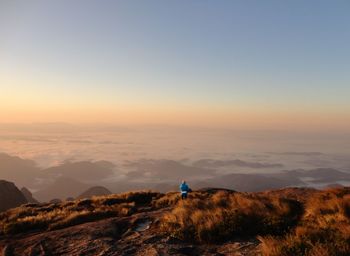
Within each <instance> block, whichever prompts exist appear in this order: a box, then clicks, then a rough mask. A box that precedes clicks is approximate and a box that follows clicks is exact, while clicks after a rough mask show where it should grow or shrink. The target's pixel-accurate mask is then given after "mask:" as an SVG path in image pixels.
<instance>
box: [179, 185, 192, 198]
mask: <svg viewBox="0 0 350 256" xmlns="http://www.w3.org/2000/svg"><path fill="white" fill-rule="evenodd" d="M180 191H181V199H186V198H187V194H188V192H190V188H189V187H188V185H187V183H186V181H184V180H183V181H182V182H181V184H180Z"/></svg>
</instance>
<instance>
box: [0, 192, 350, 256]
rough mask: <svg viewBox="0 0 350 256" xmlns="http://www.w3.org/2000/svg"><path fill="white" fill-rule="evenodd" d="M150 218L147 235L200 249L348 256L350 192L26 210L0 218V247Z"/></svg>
mask: <svg viewBox="0 0 350 256" xmlns="http://www.w3.org/2000/svg"><path fill="white" fill-rule="evenodd" d="M153 212H154V213H155V212H157V214H156V215H155V214H153V215H154V216H157V220H154V221H153V225H152V228H151V229H150V230H151V231H149V232H153V233H152V234H153V235H154V236H163V237H170V238H173V239H177V240H178V241H182V243H184V244H192V245H193V246H198V248H207V247H208V246H214V245H220V244H221V245H223V244H225V245H227V244H228V243H231V242H234V241H256V248H255V249H254V250H255V251H254V253H252V254H244V255H265V256H277V255H281V256H289V255H290V256H292V255H293V256H294V255H307V256H316V255H317V256H323V255H324V256H326V255H330V256H333V255H334V256H336V255H337V256H338V255H339V256H342V255H350V189H349V188H339V189H329V190H323V191H317V190H311V189H298V188H295V189H284V190H276V191H266V192H262V193H238V192H234V191H230V190H221V189H217V190H215V189H207V190H202V191H195V192H192V193H190V195H189V198H188V199H187V200H181V199H180V197H179V194H178V193H167V194H161V193H157V192H150V191H144V192H142V191H141V192H130V193H124V194H116V195H108V196H100V197H93V198H91V199H80V200H76V201H71V202H63V203H57V204H43V205H36V204H27V205H24V206H22V207H19V208H15V209H12V210H9V211H7V212H5V213H2V214H1V215H0V240H1V239H9V238H12V237H13V235H14V234H20V235H21V236H29V235H30V233H33V232H48V231H50V230H60V229H63V228H67V227H72V226H76V225H80V224H83V223H89V222H95V221H97V220H102V219H108V218H126V217H128V216H135V215H137V214H142V216H143V217H142V218H150V216H151V215H152V213H153ZM147 216H148V217H147ZM128 225H129V224H128ZM130 225H131V224H130ZM130 228H131V227H129V230H130ZM123 230H124V231H123V232H126V230H128V228H123ZM48 234H49V233H48ZM119 235H122V234H119ZM1 237H2V238H1ZM118 239H119V238H118ZM208 248H209V247H208ZM111 255H113V254H111ZM198 255H200V253H199V254H198ZM224 255H226V254H224ZM227 255H230V254H227Z"/></svg>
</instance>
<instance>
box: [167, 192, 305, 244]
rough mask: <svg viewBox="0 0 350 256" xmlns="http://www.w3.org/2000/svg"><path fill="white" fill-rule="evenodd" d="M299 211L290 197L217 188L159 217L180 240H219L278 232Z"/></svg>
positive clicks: (285, 228)
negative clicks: (212, 192)
mask: <svg viewBox="0 0 350 256" xmlns="http://www.w3.org/2000/svg"><path fill="white" fill-rule="evenodd" d="M202 195H203V194H202ZM301 214H302V207H301V204H300V203H298V202H297V201H294V200H288V199H281V198H278V197H264V196H258V195H253V194H242V193H232V192H227V191H219V192H216V193H214V194H207V195H206V197H205V198H197V197H195V196H193V197H192V198H190V199H188V200H184V201H179V202H178V203H177V204H176V206H175V208H174V209H173V210H172V211H171V212H170V213H169V214H166V215H165V216H164V217H163V220H162V223H161V229H162V230H163V231H165V232H167V233H170V234H171V235H173V236H175V237H177V238H180V239H183V240H191V241H196V242H205V243H207V242H220V241H225V240H228V239H231V238H235V237H241V238H242V237H248V236H255V235H258V234H276V235H282V234H284V233H285V232H286V231H288V230H289V229H290V228H291V227H294V226H295V225H296V223H297V221H298V219H299V218H300V216H301Z"/></svg>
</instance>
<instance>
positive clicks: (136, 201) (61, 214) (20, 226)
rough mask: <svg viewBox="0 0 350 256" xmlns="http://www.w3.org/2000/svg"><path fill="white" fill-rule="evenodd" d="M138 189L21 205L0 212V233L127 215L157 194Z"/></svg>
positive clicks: (42, 228) (48, 228) (23, 231)
mask: <svg viewBox="0 0 350 256" xmlns="http://www.w3.org/2000/svg"><path fill="white" fill-rule="evenodd" d="M161 196H162V195H161V194H159V193H156V192H150V191H141V192H129V193H123V194H117V195H108V196H101V197H93V198H92V199H81V200H76V201H70V202H62V203H57V204H43V205H25V206H22V207H18V208H14V209H11V210H9V211H7V212H4V213H2V214H0V235H10V234H18V233H25V232H31V231H36V230H54V229H60V228H64V227H69V226H73V225H78V224H82V223H85V222H91V221H96V220H100V219H105V218H110V217H123V216H129V215H131V214H132V213H134V212H137V210H138V208H139V207H142V206H146V205H150V203H151V202H152V200H155V199H156V198H159V197H161Z"/></svg>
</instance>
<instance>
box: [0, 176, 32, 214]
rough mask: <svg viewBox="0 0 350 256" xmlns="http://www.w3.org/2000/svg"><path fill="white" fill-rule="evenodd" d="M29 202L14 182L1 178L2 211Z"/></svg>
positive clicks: (0, 209) (0, 206) (0, 208)
mask: <svg viewBox="0 0 350 256" xmlns="http://www.w3.org/2000/svg"><path fill="white" fill-rule="evenodd" d="M25 203H28V201H27V199H26V198H25V196H24V195H23V194H22V192H21V191H20V190H19V189H18V188H17V187H16V186H15V184H14V183H12V182H9V181H6V180H0V212H3V211H6V210H8V209H10V208H14V207H17V206H20V205H22V204H25Z"/></svg>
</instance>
